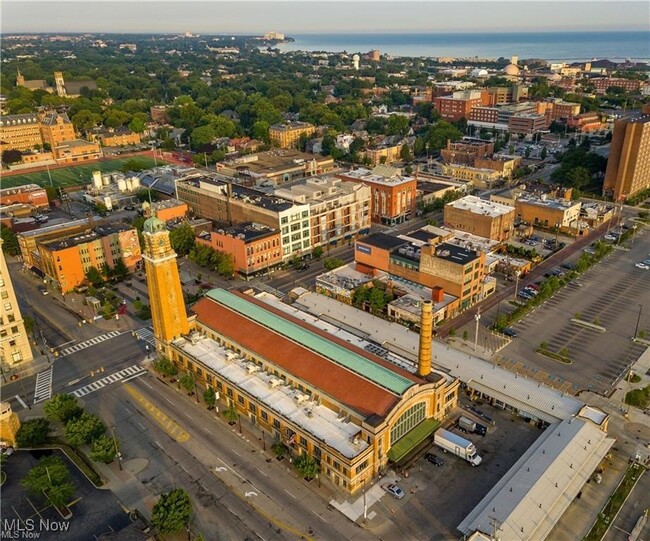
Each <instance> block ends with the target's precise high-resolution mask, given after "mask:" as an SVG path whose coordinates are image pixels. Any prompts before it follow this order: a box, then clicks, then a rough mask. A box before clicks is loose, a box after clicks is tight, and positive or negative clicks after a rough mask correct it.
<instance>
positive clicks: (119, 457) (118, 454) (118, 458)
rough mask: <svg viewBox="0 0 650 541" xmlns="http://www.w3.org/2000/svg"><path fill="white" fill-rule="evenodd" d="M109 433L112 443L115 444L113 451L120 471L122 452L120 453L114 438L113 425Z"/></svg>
mask: <svg viewBox="0 0 650 541" xmlns="http://www.w3.org/2000/svg"><path fill="white" fill-rule="evenodd" d="M111 434H112V435H113V445H115V452H116V453H117V465H118V466H119V467H120V471H122V453H120V450H119V449H118V448H117V440H116V439H115V427H114V426H111Z"/></svg>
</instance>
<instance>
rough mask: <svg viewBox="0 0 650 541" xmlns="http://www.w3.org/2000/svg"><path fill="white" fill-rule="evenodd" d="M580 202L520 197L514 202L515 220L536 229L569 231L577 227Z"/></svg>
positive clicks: (531, 196)
mask: <svg viewBox="0 0 650 541" xmlns="http://www.w3.org/2000/svg"><path fill="white" fill-rule="evenodd" d="M580 208H581V203H580V201H570V200H569V201H567V200H565V199H548V198H545V197H536V196H533V195H522V196H521V197H519V198H517V200H516V201H515V213H516V215H517V219H518V220H520V221H524V222H528V223H529V224H532V225H534V226H538V227H559V228H560V229H571V228H576V227H577V226H578V220H579V218H580Z"/></svg>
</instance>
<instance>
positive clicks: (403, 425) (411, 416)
mask: <svg viewBox="0 0 650 541" xmlns="http://www.w3.org/2000/svg"><path fill="white" fill-rule="evenodd" d="M425 412H426V404H425V403H424V402H418V403H417V404H414V405H413V406H411V407H410V408H409V409H407V410H406V411H405V412H404V413H402V415H401V416H400V418H399V419H397V421H396V422H395V424H394V425H393V428H391V429H390V444H391V446H392V445H395V443H396V442H397V441H398V440H399V439H400V438H402V437H403V436H405V435H406V434H407V433H408V432H410V431H411V430H412V429H413V428H415V427H416V426H417V425H419V424H420V423H421V422H422V421H424V417H425Z"/></svg>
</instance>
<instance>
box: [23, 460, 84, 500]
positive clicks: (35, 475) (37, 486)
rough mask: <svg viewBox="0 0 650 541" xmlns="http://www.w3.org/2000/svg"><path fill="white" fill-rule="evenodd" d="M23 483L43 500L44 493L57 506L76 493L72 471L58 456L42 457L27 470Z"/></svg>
mask: <svg viewBox="0 0 650 541" xmlns="http://www.w3.org/2000/svg"><path fill="white" fill-rule="evenodd" d="M21 485H22V486H23V487H24V488H25V489H26V490H28V491H30V492H31V493H32V494H33V495H34V496H35V497H36V498H38V499H39V500H41V499H42V498H43V493H45V494H46V495H47V498H48V499H49V500H50V501H51V502H52V503H53V504H54V505H56V506H59V507H61V506H63V505H65V504H67V503H68V502H69V501H70V498H72V495H73V494H74V490H75V489H74V485H73V484H72V482H71V477H70V471H69V470H68V467H67V466H66V465H65V463H64V462H63V460H61V458H59V457H58V456H47V457H44V458H42V459H41V460H40V461H39V462H38V464H37V465H36V466H34V467H33V468H32V469H31V470H29V471H28V472H27V475H26V476H25V478H24V479H23V480H22V482H21Z"/></svg>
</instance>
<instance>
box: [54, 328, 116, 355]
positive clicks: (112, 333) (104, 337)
mask: <svg viewBox="0 0 650 541" xmlns="http://www.w3.org/2000/svg"><path fill="white" fill-rule="evenodd" d="M120 334H122V332H121V331H110V332H107V333H106V334H100V335H99V336H95V338H91V339H90V340H86V341H85V342H80V343H78V344H75V345H74V346H70V347H67V348H65V349H62V350H61V351H59V357H65V356H66V355H70V354H71V353H76V352H77V351H81V350H82V349H86V348H89V347H92V346H95V345H97V344H99V343H101V342H104V341H106V340H110V339H111V338H115V337H116V336H119V335H120Z"/></svg>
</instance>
